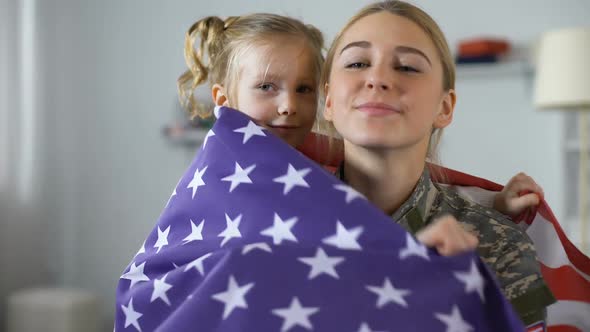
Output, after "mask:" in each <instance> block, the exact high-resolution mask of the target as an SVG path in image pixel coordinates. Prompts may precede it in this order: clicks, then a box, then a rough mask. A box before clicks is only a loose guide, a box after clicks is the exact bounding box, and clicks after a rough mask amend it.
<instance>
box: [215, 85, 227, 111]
mask: <svg viewBox="0 0 590 332" xmlns="http://www.w3.org/2000/svg"><path fill="white" fill-rule="evenodd" d="M211 96H212V97H213V102H214V103H215V105H216V106H228V105H229V101H228V100H227V94H226V92H225V88H224V87H223V85H221V84H217V83H215V84H213V87H211Z"/></svg>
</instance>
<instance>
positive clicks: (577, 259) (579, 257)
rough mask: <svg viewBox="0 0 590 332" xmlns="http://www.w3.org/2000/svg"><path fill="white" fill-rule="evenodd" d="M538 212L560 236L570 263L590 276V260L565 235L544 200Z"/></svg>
mask: <svg viewBox="0 0 590 332" xmlns="http://www.w3.org/2000/svg"><path fill="white" fill-rule="evenodd" d="M537 212H538V213H539V214H540V215H541V216H542V217H543V218H545V219H546V220H547V221H549V222H550V223H551V224H552V225H553V228H555V232H556V233H557V236H559V240H560V241H561V244H562V245H563V247H564V249H565V253H566V254H567V257H568V258H569V260H570V262H572V264H574V266H575V267H576V268H577V269H578V270H580V271H582V272H584V273H585V274H586V275H588V276H590V258H588V257H587V256H586V255H584V254H583V253H582V252H581V251H580V250H579V249H578V248H576V246H575V245H573V243H571V242H570V240H569V239H568V238H567V236H566V235H565V232H564V231H563V229H562V228H561V226H560V225H559V223H558V222H557V218H555V215H553V211H551V209H550V208H549V206H548V205H547V203H546V202H545V201H544V200H543V201H542V203H541V205H540V206H539V209H538V211H537ZM589 300H590V298H589Z"/></svg>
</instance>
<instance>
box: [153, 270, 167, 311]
mask: <svg viewBox="0 0 590 332" xmlns="http://www.w3.org/2000/svg"><path fill="white" fill-rule="evenodd" d="M167 276H168V274H166V275H164V276H163V277H162V279H154V291H153V292H152V297H151V299H150V303H152V302H154V301H155V300H157V299H162V301H164V303H166V304H167V305H168V306H170V300H169V299H168V295H167V294H166V292H167V291H169V290H170V289H171V288H172V285H170V284H167V283H166V277H167Z"/></svg>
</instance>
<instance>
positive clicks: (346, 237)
mask: <svg viewBox="0 0 590 332" xmlns="http://www.w3.org/2000/svg"><path fill="white" fill-rule="evenodd" d="M362 233H363V227H362V226H357V227H355V228H352V229H351V230H347V229H346V228H344V226H343V225H342V224H341V223H340V220H338V221H337V223H336V234H334V235H332V236H329V237H327V238H325V239H323V240H322V242H323V243H325V244H329V245H332V246H335V247H337V248H340V249H349V250H362V247H361V245H360V244H359V243H358V241H357V240H358V238H359V236H361V234H362Z"/></svg>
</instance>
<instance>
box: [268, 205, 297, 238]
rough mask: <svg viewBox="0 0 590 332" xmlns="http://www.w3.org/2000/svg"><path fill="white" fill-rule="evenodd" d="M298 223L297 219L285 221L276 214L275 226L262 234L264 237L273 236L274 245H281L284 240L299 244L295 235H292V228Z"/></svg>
mask: <svg viewBox="0 0 590 332" xmlns="http://www.w3.org/2000/svg"><path fill="white" fill-rule="evenodd" d="M296 222H297V217H293V218H289V219H287V220H285V221H283V219H281V217H280V216H279V215H278V214H277V213H275V216H274V222H273V225H272V226H271V227H269V228H266V229H264V230H262V232H260V234H262V235H266V236H271V237H272V243H273V244H274V245H279V244H281V242H283V240H289V241H292V242H297V238H296V237H295V235H293V233H291V228H293V226H295V223H296Z"/></svg>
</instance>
